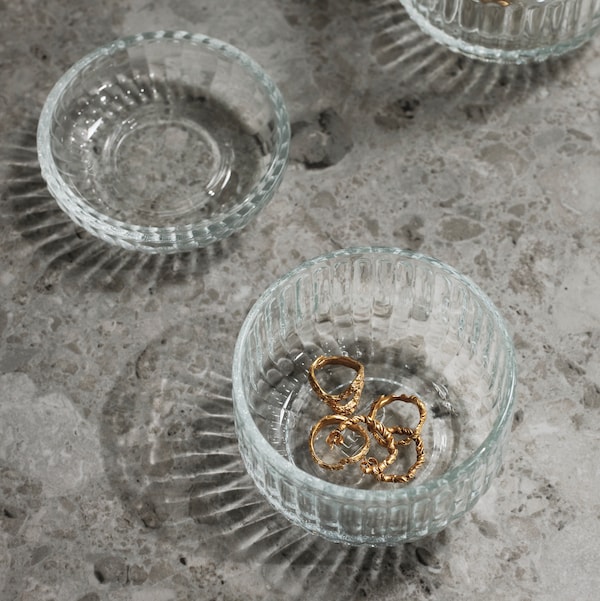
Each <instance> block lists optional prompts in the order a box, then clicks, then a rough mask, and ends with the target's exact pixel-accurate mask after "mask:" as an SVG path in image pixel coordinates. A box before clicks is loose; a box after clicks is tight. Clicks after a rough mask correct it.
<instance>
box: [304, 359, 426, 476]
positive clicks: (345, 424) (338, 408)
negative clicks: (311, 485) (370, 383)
mask: <svg viewBox="0 0 600 601" xmlns="http://www.w3.org/2000/svg"><path fill="white" fill-rule="evenodd" d="M330 365H342V366H344V367H349V368H351V369H353V370H354V371H355V372H356V376H355V378H354V380H352V382H351V383H350V384H349V385H348V386H347V387H346V388H345V389H344V390H343V391H342V392H340V393H339V394H330V393H328V392H326V391H325V390H323V388H322V386H321V385H320V384H319V382H317V378H316V372H317V371H318V370H320V369H323V368H324V367H327V366H330ZM308 381H309V382H310V385H311V387H312V389H313V390H314V391H315V393H316V394H317V396H318V397H319V398H320V399H321V400H322V401H323V402H324V403H326V404H327V405H328V406H329V407H330V408H331V409H332V410H333V411H334V414H332V415H326V416H325V417H322V418H321V419H320V420H319V421H318V422H317V423H316V424H315V425H314V426H313V427H312V429H311V431H310V437H309V439H308V446H309V449H310V454H311V457H312V458H313V461H314V462H315V463H316V464H317V465H318V466H320V467H322V468H324V469H328V470H341V469H343V468H344V467H345V466H346V465H348V464H350V463H358V462H360V469H361V470H362V472H363V474H371V475H372V476H373V477H374V478H375V479H376V480H379V481H380V482H401V483H406V482H409V481H410V480H412V479H413V478H414V477H415V475H416V473H417V471H418V470H419V468H420V467H421V466H422V465H423V463H424V462H425V449H424V445H423V439H422V438H421V430H422V428H423V424H424V423H425V419H426V418H427V408H426V407H425V403H423V401H422V400H421V399H419V398H418V397H416V396H414V395H410V396H407V395H405V394H400V395H382V396H380V397H379V398H378V399H377V400H375V401H374V402H373V403H372V405H371V408H370V410H369V412H368V413H367V414H366V415H355V414H354V413H355V411H356V409H357V408H358V404H359V402H360V396H361V394H362V391H363V388H364V385H365V368H364V366H363V365H362V363H360V362H358V361H356V360H355V359H352V358H351V357H343V356H339V357H338V356H331V357H326V356H323V355H321V356H320V357H317V358H316V359H315V361H314V362H313V363H312V365H311V366H310V369H309V371H308ZM395 402H401V403H409V404H412V405H415V406H416V407H417V409H418V411H419V423H418V424H417V426H416V427H415V428H408V427H406V426H400V425H394V426H386V425H384V424H383V422H381V421H379V420H378V419H377V414H378V412H379V410H380V409H383V408H384V407H386V406H388V405H390V404H391V403H395ZM331 426H333V428H334V429H333V430H331V431H330V432H329V434H328V435H327V437H326V438H325V442H326V443H327V444H328V445H329V447H330V448H331V449H333V448H334V447H340V446H341V445H343V444H344V431H345V430H350V431H351V432H354V433H355V434H357V435H359V436H360V437H361V438H362V440H363V444H362V447H361V448H360V449H359V450H358V451H357V452H356V453H355V454H354V455H351V456H345V457H342V458H341V459H340V460H339V461H338V462H337V463H327V462H326V461H324V460H323V459H321V458H320V457H319V456H318V455H317V452H316V451H315V440H316V438H317V435H318V434H319V432H321V430H323V428H327V427H331ZM369 434H371V435H372V437H373V439H374V440H375V441H376V442H377V443H378V444H379V445H380V446H381V447H383V448H385V449H386V450H387V457H386V458H385V459H383V460H381V461H379V460H378V459H377V458H376V457H367V454H368V453H369V449H370V446H371V436H369ZM412 442H414V443H415V448H416V451H417V459H416V461H415V462H414V463H413V464H412V465H411V466H410V468H409V469H408V470H407V471H406V472H405V473H403V474H387V473H385V470H386V469H387V468H388V467H389V466H390V465H392V464H393V463H394V462H395V461H396V459H397V458H398V454H399V449H400V448H401V447H406V446H408V445H410V444H411V443H412Z"/></svg>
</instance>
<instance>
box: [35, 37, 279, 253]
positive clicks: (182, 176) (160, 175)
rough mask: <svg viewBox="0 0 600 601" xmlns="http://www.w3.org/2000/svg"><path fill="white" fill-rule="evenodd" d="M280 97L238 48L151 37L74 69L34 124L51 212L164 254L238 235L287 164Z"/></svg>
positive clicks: (109, 49) (95, 55)
mask: <svg viewBox="0 0 600 601" xmlns="http://www.w3.org/2000/svg"><path fill="white" fill-rule="evenodd" d="M289 138H290V127H289V120H288V115H287V111H286V108H285V105H284V101H283V98H282V96H281V94H280V92H279V90H278V89H277V87H276V86H275V84H274V83H273V81H272V80H271V79H270V78H269V77H268V76H267V74H266V73H265V72H264V71H263V70H262V69H261V67H260V66H259V65H258V64H256V63H255V62H254V61H253V60H252V59H250V58H249V57H248V56H246V55H245V54H244V53H242V52H241V51H239V50H238V49H236V48H234V47H232V46H230V45H229V44H227V43H225V42H221V41H218V40H215V39H212V38H209V37H206V36H203V35H198V34H190V33H186V32H180V31H179V32H165V31H161V32H151V33H143V34H139V35H135V36H131V37H127V38H124V39H121V40H117V41H115V42H112V43H111V44H108V45H107V46H104V47H102V48H99V49H97V50H95V51H94V52H92V53H91V54H89V55H88V56H86V57H85V58H83V59H81V60H80V61H79V62H77V63H76V64H75V65H74V66H73V67H71V69H69V70H68V71H67V73H65V75H63V77H62V78H61V79H60V80H59V81H58V82H57V83H56V85H55V86H54V88H53V89H52V91H51V92H50V94H49V96H48V98H47V100H46V102H45V105H44V107H43V109H42V113H41V116H40V120H39V125H38V139H37V144H38V157H39V161H40V165H41V170H42V175H43V177H44V179H45V180H46V182H47V185H48V188H49V190H50V192H51V194H52V195H53V196H54V197H55V199H56V201H57V202H58V204H59V206H60V207H61V208H62V209H63V210H64V211H65V212H66V213H67V214H68V215H69V216H70V217H71V218H72V219H73V220H74V221H75V222H76V223H78V224H80V225H81V226H83V227H84V228H85V229H87V230H88V231H89V232H91V233H92V234H93V235H95V236H98V237H99V238H101V239H103V240H105V241H107V242H110V243H113V244H118V245H120V246H123V247H125V248H129V249H134V250H140V251H146V252H154V253H170V252H181V251H187V250H192V249H195V248H199V247H203V246H207V245H209V244H212V243H213V242H216V241H217V240H221V239H223V238H225V237H226V236H229V235H230V234H232V233H233V232H235V231H236V230H239V229H240V228H242V227H244V226H245V225H246V224H247V223H248V222H249V221H250V220H251V219H252V218H253V217H255V216H256V215H257V213H258V212H259V211H260V210H261V209H262V208H263V207H264V206H265V204H266V203H267V202H268V201H269V200H270V199H271V197H272V196H273V193H274V192H275V190H276V189H277V186H278V185H279V183H280V181H281V178H282V175H283V172H284V169H285V166H286V163H287V156H288V148H289Z"/></svg>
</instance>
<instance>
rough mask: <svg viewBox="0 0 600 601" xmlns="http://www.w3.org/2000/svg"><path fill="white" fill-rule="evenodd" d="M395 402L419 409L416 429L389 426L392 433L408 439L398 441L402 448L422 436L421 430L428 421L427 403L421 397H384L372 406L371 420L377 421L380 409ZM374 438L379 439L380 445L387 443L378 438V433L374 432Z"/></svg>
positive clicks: (401, 395) (388, 395) (403, 395)
mask: <svg viewBox="0 0 600 601" xmlns="http://www.w3.org/2000/svg"><path fill="white" fill-rule="evenodd" d="M395 401H401V402H403V403H411V404H412V405H415V406H416V407H417V409H418V410H419V423H418V424H417V426H416V427H415V428H406V427H404V426H389V427H388V430H390V431H391V432H394V433H395V434H400V435H402V436H406V437H407V438H402V439H400V440H397V441H396V444H399V445H400V446H408V445H409V444H410V443H411V442H412V440H415V439H416V438H417V437H418V436H420V435H421V430H422V429H423V424H424V423H425V420H426V419H427V407H426V406H425V403H424V402H423V401H422V400H421V399H420V398H419V397H417V396H415V395H410V396H408V395H406V394H399V395H393V394H387V395H382V396H380V397H379V398H378V399H377V400H376V401H375V402H374V403H373V404H372V405H371V411H370V412H369V417H370V418H371V419H376V417H377V412H378V411H379V410H380V409H383V408H384V407H386V406H387V405H389V404H391V403H393V402H395ZM373 436H375V438H376V439H377V442H378V443H379V444H383V445H384V446H385V442H382V441H381V440H380V439H379V438H378V434H377V433H376V432H373Z"/></svg>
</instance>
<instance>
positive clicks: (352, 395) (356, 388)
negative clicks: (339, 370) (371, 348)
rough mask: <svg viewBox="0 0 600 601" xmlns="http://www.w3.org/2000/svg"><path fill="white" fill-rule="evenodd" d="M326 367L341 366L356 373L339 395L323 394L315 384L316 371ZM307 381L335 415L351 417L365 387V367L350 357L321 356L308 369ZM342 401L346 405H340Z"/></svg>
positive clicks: (319, 386) (321, 389)
mask: <svg viewBox="0 0 600 601" xmlns="http://www.w3.org/2000/svg"><path fill="white" fill-rule="evenodd" d="M328 365H343V366H344V367H350V368H351V369H353V370H354V371H355V372H356V377H355V378H354V380H352V382H350V384H349V385H348V387H347V388H345V389H344V390H343V391H342V392H340V393H339V394H329V393H328V392H325V391H324V390H323V388H322V387H321V385H320V384H319V383H318V382H317V377H316V371H317V370H319V369H323V368H324V367H327V366H328ZM308 381H309V382H310V385H311V386H312V389H313V390H314V391H315V393H316V394H317V395H318V396H319V398H320V399H321V400H322V401H324V402H325V403H327V405H329V407H331V409H332V410H333V411H334V412H335V413H339V414H340V415H352V414H353V413H354V411H355V410H356V407H357V406H358V402H359V401H360V395H361V393H362V390H363V387H364V385H365V367H364V365H363V364H362V363H360V362H359V361H356V360H355V359H352V358H351V357H344V356H333V357H326V356H324V355H321V356H320V357H317V358H316V359H315V360H314V361H313V363H312V365H311V366H310V369H309V370H308ZM344 401H347V402H346V404H342V403H343V402H344Z"/></svg>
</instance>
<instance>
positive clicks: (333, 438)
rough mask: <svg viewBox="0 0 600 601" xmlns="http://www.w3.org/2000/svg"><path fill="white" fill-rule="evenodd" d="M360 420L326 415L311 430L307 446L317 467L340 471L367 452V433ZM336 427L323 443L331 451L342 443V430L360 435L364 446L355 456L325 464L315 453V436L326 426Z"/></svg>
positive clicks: (368, 443) (357, 460)
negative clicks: (325, 443)
mask: <svg viewBox="0 0 600 601" xmlns="http://www.w3.org/2000/svg"><path fill="white" fill-rule="evenodd" d="M361 421H362V420H354V419H352V418H350V419H348V418H347V417H346V416H344V415H326V416H325V417H322V418H321V419H320V420H319V421H318V422H317V423H316V424H315V425H314V426H313V427H312V429H311V431H310V437H309V439H308V446H309V449H310V454H311V456H312V458H313V460H314V461H315V463H316V464H317V465H319V466H320V467H322V468H325V469H327V470H341V469H342V468H343V467H344V466H345V465H348V464H349V463H357V462H359V461H360V460H361V459H362V458H363V457H364V456H365V455H366V454H367V453H368V452H369V445H370V442H369V433H368V432H367V430H366V429H365V428H364V427H363V426H362V425H361ZM333 425H337V426H338V427H337V428H335V429H334V430H332V431H331V432H330V433H329V434H328V435H327V438H326V439H325V442H327V444H328V445H329V446H330V447H331V448H332V449H333V447H336V446H340V445H342V444H343V443H344V434H343V431H344V430H346V429H347V430H352V431H353V432H356V433H357V434H360V436H362V438H363V439H364V441H365V442H364V444H363V446H362V447H361V449H360V450H359V451H358V453H356V454H355V455H352V456H350V457H342V459H340V460H339V461H338V462H337V463H327V462H326V461H323V460H322V459H321V458H320V457H319V456H318V455H317V452H316V451H315V439H316V437H317V434H318V433H319V432H320V431H321V430H322V429H323V428H325V427H327V426H333Z"/></svg>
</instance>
